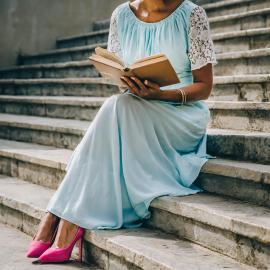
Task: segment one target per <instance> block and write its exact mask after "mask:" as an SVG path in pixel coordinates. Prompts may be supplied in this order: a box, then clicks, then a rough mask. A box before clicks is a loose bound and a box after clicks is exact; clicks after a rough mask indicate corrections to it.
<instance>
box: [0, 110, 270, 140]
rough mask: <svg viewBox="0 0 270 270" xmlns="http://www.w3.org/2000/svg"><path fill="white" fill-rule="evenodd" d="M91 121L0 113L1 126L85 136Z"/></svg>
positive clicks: (240, 132)
mask: <svg viewBox="0 0 270 270" xmlns="http://www.w3.org/2000/svg"><path fill="white" fill-rule="evenodd" d="M90 124H91V121H83V120H73V119H61V118H51V117H39V116H29V115H18V114H8V113H0V125H6V126H10V127H18V128H28V129H36V130H46V131H55V132H64V133H69V134H76V135H84V133H85V132H86V130H87V128H88V127H89V125H90ZM207 134H209V135H218V136H243V137H246V138H247V137H252V138H256V137H257V138H266V139H270V134H269V133H268V132H261V131H246V130H233V129H219V128H208V129H207Z"/></svg>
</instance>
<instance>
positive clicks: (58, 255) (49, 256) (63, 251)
mask: <svg viewBox="0 0 270 270" xmlns="http://www.w3.org/2000/svg"><path fill="white" fill-rule="evenodd" d="M84 232H85V229H83V228H81V227H78V230H77V232H76V235H75V237H74V239H73V240H72V242H71V243H70V244H69V245H68V246H67V247H65V248H58V247H56V248H55V247H50V248H49V249H47V250H46V251H45V252H44V253H43V254H42V255H41V256H40V257H39V258H38V260H39V262H41V263H51V262H65V261H68V260H69V259H70V257H71V253H72V250H73V247H74V245H75V244H76V243H77V241H79V240H80V241H79V246H78V248H79V258H78V259H77V261H79V262H81V261H82V245H83V235H84Z"/></svg>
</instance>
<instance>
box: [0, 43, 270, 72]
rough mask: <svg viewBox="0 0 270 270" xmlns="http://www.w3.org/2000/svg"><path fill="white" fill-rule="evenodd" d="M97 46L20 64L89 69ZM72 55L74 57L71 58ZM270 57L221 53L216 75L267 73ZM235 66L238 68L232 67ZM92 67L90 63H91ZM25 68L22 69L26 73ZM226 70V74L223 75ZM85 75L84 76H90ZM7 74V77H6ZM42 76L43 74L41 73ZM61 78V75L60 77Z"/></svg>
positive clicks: (49, 54) (266, 51)
mask: <svg viewBox="0 0 270 270" xmlns="http://www.w3.org/2000/svg"><path fill="white" fill-rule="evenodd" d="M95 46H101V47H104V48H106V47H107V44H106V43H104V44H103V43H100V44H99V43H96V44H94V45H87V46H81V47H74V48H67V49H57V50H51V51H47V52H44V53H39V54H33V55H25V56H21V60H20V63H21V64H22V65H33V64H35V65H36V64H46V63H60V62H70V61H76V63H75V65H72V64H71V63H62V65H61V66H56V67H55V66H47V67H45V69H46V70H45V71H43V72H46V71H48V69H52V68H58V70H60V71H61V70H62V71H63V68H64V69H68V71H69V72H70V71H71V70H70V69H75V68H77V67H78V68H80V69H83V68H89V67H87V59H88V56H89V55H90V54H91V53H92V52H93V49H94V47H95ZM71 54H72V57H71V56H70V55H71ZM269 55H270V48H262V49H255V50H248V51H238V52H229V53H221V54H217V60H218V61H219V64H218V65H216V66H215V69H214V71H215V75H232V74H233V75H237V74H251V73H256V74H260V73H265V72H266V71H268V70H269ZM79 60H82V61H83V62H82V63H81V64H80V63H78V61H79ZM231 62H233V64H235V65H236V66H234V65H232V64H231ZM256 64H257V65H260V68H256ZM243 65H247V67H248V68H247V70H246V69H244V68H243ZM89 66H90V63H89ZM32 68H34V70H37V69H38V70H39V69H42V66H41V67H38V66H34V67H32ZM12 70H13V71H14V68H11V69H9V68H8V69H2V71H1V73H2V74H3V75H2V76H7V75H8V74H10V73H12ZM24 70H25V68H22V71H24ZM224 70H225V74H223V72H224ZM89 72H93V71H87V73H84V75H86V74H89ZM93 73H94V72H93ZM5 74H6V75H5ZM41 74H42V73H41ZM9 76H10V75H9ZM58 76H59V75H58Z"/></svg>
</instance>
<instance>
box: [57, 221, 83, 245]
mask: <svg viewBox="0 0 270 270" xmlns="http://www.w3.org/2000/svg"><path fill="white" fill-rule="evenodd" d="M77 230H78V226H77V225H76V224H74V223H71V222H69V221H67V220H64V219H61V220H60V223H59V227H58V230H57V234H56V237H55V240H54V243H53V245H52V247H53V248H65V247H67V246H68V245H69V244H70V243H71V242H72V240H73V239H74V237H75V235H76V232H77Z"/></svg>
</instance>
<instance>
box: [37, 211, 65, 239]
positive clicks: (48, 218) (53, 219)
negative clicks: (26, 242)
mask: <svg viewBox="0 0 270 270" xmlns="http://www.w3.org/2000/svg"><path fill="white" fill-rule="evenodd" d="M59 220H60V219H59V217H57V216H55V215H54V214H52V213H50V212H47V213H46V215H45V216H44V217H43V219H42V220H41V222H40V224H39V228H38V232H37V233H36V236H35V238H34V240H36V241H40V240H42V241H44V242H49V241H51V240H52V237H53V235H54V231H55V229H56V226H57V224H58V223H59Z"/></svg>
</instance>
